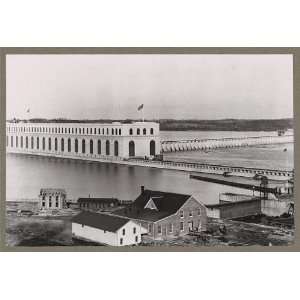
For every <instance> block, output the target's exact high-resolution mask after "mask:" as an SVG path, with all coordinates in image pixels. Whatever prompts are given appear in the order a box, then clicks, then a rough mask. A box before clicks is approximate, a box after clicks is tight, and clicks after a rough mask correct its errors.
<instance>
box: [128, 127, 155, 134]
mask: <svg viewBox="0 0 300 300" xmlns="http://www.w3.org/2000/svg"><path fill="white" fill-rule="evenodd" d="M142 132H143V135H146V134H147V129H146V128H143V131H142ZM140 134H141V129H140V128H137V129H136V135H140ZM150 134H151V135H153V134H154V130H153V128H150ZM129 135H133V129H132V128H130V129H129Z"/></svg>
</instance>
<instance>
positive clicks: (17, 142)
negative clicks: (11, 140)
mask: <svg viewBox="0 0 300 300" xmlns="http://www.w3.org/2000/svg"><path fill="white" fill-rule="evenodd" d="M18 146H19V140H18V136H17V135H16V148H18Z"/></svg>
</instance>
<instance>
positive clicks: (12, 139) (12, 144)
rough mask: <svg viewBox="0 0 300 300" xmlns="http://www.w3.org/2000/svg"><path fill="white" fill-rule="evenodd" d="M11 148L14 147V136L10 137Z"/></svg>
mask: <svg viewBox="0 0 300 300" xmlns="http://www.w3.org/2000/svg"><path fill="white" fill-rule="evenodd" d="M10 146H11V147H13V146H14V137H13V136H11V137H10Z"/></svg>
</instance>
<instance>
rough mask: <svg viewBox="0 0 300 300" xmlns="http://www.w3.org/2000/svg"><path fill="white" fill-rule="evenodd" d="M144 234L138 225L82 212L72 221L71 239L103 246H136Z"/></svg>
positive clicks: (117, 218)
mask: <svg viewBox="0 0 300 300" xmlns="http://www.w3.org/2000/svg"><path fill="white" fill-rule="evenodd" d="M145 232H146V230H145V229H143V228H142V227H141V226H140V225H139V224H138V223H135V222H133V221H132V220H130V219H128V218H123V217H120V216H115V215H110V214H104V213H95V212H90V211H83V212H81V213H79V214H78V215H76V216H75V217H74V218H73V219H72V236H73V237H75V238H78V239H83V240H86V241H93V242H97V243H100V244H104V245H110V246H126V245H137V244H139V243H140V242H141V235H142V233H145Z"/></svg>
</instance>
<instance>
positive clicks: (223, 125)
mask: <svg viewBox="0 0 300 300" xmlns="http://www.w3.org/2000/svg"><path fill="white" fill-rule="evenodd" d="M8 121H9V122H19V121H29V122H33V123H95V124H96V123H98V124H99V123H100V124H101V123H112V122H122V123H131V122H136V121H141V120H138V119H126V120H113V119H90V120H78V119H65V118H56V119H44V118H32V119H29V120H21V119H14V120H8ZM145 122H158V123H160V130H163V131H196V130H200V131H277V130H287V129H293V119H292V118H285V119H219V120H198V119H181V120H177V119H148V120H145Z"/></svg>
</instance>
